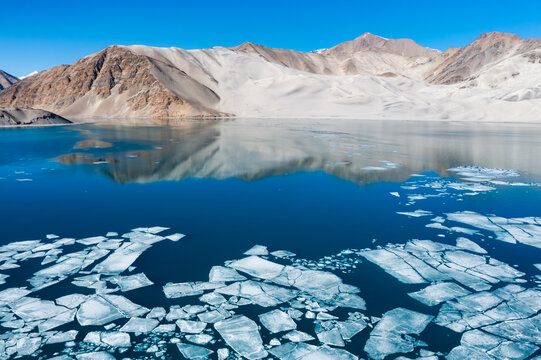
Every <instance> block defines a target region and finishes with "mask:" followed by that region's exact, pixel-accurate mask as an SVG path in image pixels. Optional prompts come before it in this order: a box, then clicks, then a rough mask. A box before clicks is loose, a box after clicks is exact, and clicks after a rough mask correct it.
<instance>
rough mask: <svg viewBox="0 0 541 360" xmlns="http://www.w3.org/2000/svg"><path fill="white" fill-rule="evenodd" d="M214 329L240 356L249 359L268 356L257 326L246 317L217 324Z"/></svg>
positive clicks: (238, 317) (237, 317)
mask: <svg viewBox="0 0 541 360" xmlns="http://www.w3.org/2000/svg"><path fill="white" fill-rule="evenodd" d="M214 328H215V329H216V331H218V333H219V334H220V335H221V336H222V338H223V339H224V340H225V342H226V343H227V344H228V345H229V346H231V348H232V349H233V350H235V351H236V352H237V353H238V354H239V355H240V356H243V357H245V358H247V359H262V358H264V357H266V356H267V352H266V351H265V349H264V348H263V341H262V340H261V336H260V335H259V329H258V326H257V324H256V323H255V322H254V321H253V320H250V319H249V318H247V317H246V316H242V315H238V316H235V317H232V318H231V319H228V320H224V321H220V322H217V323H216V324H214Z"/></svg>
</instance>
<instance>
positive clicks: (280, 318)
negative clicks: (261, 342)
mask: <svg viewBox="0 0 541 360" xmlns="http://www.w3.org/2000/svg"><path fill="white" fill-rule="evenodd" d="M259 321H261V324H263V326H264V327H266V328H267V329H268V330H269V331H270V332H271V333H277V332H281V331H287V330H294V329H296V328H297V324H296V323H295V321H293V319H291V317H290V316H289V315H288V314H286V313H285V312H283V311H282V310H278V309H277V310H272V311H269V312H267V313H264V314H261V315H259Z"/></svg>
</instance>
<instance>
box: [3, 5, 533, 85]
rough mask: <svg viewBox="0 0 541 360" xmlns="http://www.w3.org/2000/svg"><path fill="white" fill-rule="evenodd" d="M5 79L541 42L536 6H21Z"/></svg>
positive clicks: (12, 18)
mask: <svg viewBox="0 0 541 360" xmlns="http://www.w3.org/2000/svg"><path fill="white" fill-rule="evenodd" d="M1 9H2V30H1V31H0V49H1V50H0V51H1V53H2V56H1V57H0V69H2V70H5V71H7V72H9V73H11V74H13V75H16V76H22V75H26V74H28V73H29V72H31V71H33V70H44V69H47V68H50V67H53V66H56V65H60V64H69V63H72V62H74V61H75V60H77V59H78V58H80V57H83V56H85V55H88V54H90V53H93V52H96V51H99V50H101V49H103V48H105V47H107V46H108V45H112V44H144V45H153V46H177V47H182V48H186V49H193V48H202V47H212V46H216V45H221V46H234V45H238V44H240V43H242V42H244V41H252V42H255V43H259V44H263V45H267V46H271V47H281V48H290V49H296V50H301V51H308V50H313V49H319V48H325V47H330V46H333V45H335V44H337V43H340V42H343V41H346V40H351V39H353V38H355V37H357V36H359V35H361V34H362V33H364V32H371V33H373V34H377V35H381V36H384V37H388V38H403V37H407V38H411V39H414V40H415V41H417V42H418V43H420V44H421V45H424V46H429V47H433V48H437V49H440V50H445V49H446V48H448V47H449V46H464V45H466V44H468V43H469V42H471V41H473V40H474V39H475V38H476V37H477V36H478V35H480V34H481V33H483V32H488V31H505V32H512V33H516V34H518V35H520V36H523V37H541V15H540V14H541V1H540V0H520V1H501V0H492V1H484V0H468V1H463V0H454V1H434V0H432V1H377V0H376V1H374V0H370V1H360V0H359V1H347V0H334V1H328V0H327V1H319V0H311V1H293V0H289V1H282V0H273V1H265V0H252V1H233V0H231V1H164V0H152V1H148V0H147V1H139V0H132V1H115V0H108V1H103V0H93V1H73V0H70V1H64V0H58V1H55V0H51V1H43V0H41V1H25V0H7V1H4V2H3V4H2V5H1Z"/></svg>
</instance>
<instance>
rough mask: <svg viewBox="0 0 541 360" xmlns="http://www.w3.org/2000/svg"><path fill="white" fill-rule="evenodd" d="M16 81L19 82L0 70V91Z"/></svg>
mask: <svg viewBox="0 0 541 360" xmlns="http://www.w3.org/2000/svg"><path fill="white" fill-rule="evenodd" d="M17 81H19V79H17V78H16V77H15V76H13V75H10V74H8V73H7V72H5V71H2V70H0V90H3V89H5V88H7V87H8V86H11V85H13V84H15V83H16V82H17Z"/></svg>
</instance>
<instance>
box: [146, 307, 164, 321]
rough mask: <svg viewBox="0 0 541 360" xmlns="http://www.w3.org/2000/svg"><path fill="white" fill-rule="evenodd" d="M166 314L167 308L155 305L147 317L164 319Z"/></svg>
mask: <svg viewBox="0 0 541 360" xmlns="http://www.w3.org/2000/svg"><path fill="white" fill-rule="evenodd" d="M165 315H166V312H165V309H164V308H163V307H155V308H152V310H150V312H149V313H148V314H147V318H149V319H159V320H161V319H163V318H164V317H165Z"/></svg>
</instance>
